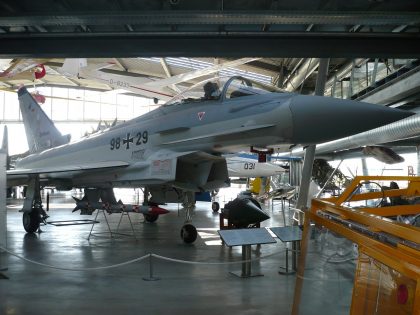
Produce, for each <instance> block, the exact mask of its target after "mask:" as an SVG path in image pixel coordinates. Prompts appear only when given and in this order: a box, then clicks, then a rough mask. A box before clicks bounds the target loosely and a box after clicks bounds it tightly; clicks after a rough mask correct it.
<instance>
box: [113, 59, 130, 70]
mask: <svg viewBox="0 0 420 315" xmlns="http://www.w3.org/2000/svg"><path fill="white" fill-rule="evenodd" d="M114 61H115V64H116V65H117V66H118V67H120V68H121V70H123V71H128V68H127V66H126V65H125V64H124V62H123V61H122V60H121V59H120V58H114Z"/></svg>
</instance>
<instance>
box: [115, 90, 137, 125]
mask: <svg viewBox="0 0 420 315" xmlns="http://www.w3.org/2000/svg"><path fill="white" fill-rule="evenodd" d="M117 104H118V106H117V117H118V119H123V120H129V119H131V118H133V97H132V96H129V95H122V94H119V95H117Z"/></svg>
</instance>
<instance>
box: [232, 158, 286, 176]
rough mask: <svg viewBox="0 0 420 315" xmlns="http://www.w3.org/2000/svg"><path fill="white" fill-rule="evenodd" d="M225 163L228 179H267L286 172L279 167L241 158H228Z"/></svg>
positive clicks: (269, 163)
mask: <svg viewBox="0 0 420 315" xmlns="http://www.w3.org/2000/svg"><path fill="white" fill-rule="evenodd" d="M226 162H227V167H228V174H229V177H269V176H274V175H280V174H282V173H284V172H286V169H284V168H283V167H281V166H280V165H277V164H274V163H271V162H265V163H259V162H258V161H257V160H256V159H252V158H245V157H241V156H233V157H228V158H227V159H226Z"/></svg>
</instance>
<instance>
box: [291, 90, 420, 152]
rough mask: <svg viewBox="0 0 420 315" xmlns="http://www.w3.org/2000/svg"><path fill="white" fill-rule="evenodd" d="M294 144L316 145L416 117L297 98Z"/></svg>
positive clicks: (308, 97)
mask: <svg viewBox="0 0 420 315" xmlns="http://www.w3.org/2000/svg"><path fill="white" fill-rule="evenodd" d="M289 107H290V111H291V113H292V121H293V137H292V138H293V143H299V144H303V145H305V144H315V143H321V142H326V141H331V140H335V139H339V138H343V137H348V136H350V135H353V134H356V133H360V132H363V131H366V130H370V129H373V128H377V127H380V126H383V125H386V124H389V123H392V122H394V121H397V120H400V119H403V118H406V117H409V116H411V115H413V114H414V113H412V112H408V111H404V110H400V109H395V108H389V107H386V106H383V105H376V104H370V103H364V102H358V101H352V100H342V99H337V98H332V97H321V96H312V95H295V96H293V98H292V100H291V102H290V105H289Z"/></svg>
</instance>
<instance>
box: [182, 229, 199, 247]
mask: <svg viewBox="0 0 420 315" xmlns="http://www.w3.org/2000/svg"><path fill="white" fill-rule="evenodd" d="M181 238H182V240H183V241H184V243H187V244H191V243H194V242H195V240H196V239H197V229H196V228H195V226H194V225H192V224H185V225H184V226H183V227H182V229H181Z"/></svg>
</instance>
